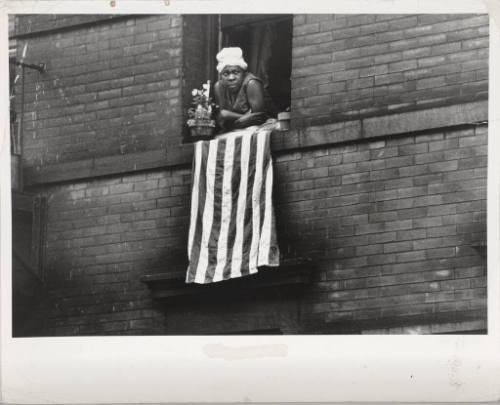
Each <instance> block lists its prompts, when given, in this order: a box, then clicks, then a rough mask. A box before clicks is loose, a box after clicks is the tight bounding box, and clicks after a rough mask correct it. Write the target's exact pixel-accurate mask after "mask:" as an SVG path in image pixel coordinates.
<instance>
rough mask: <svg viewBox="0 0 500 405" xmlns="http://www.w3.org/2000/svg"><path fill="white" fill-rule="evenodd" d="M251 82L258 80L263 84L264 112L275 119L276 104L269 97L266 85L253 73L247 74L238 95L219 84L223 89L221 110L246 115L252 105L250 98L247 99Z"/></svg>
mask: <svg viewBox="0 0 500 405" xmlns="http://www.w3.org/2000/svg"><path fill="white" fill-rule="evenodd" d="M251 80H257V81H259V82H260V83H261V84H262V88H263V89H264V111H263V112H265V113H266V115H267V117H268V118H269V117H274V116H275V115H276V109H275V107H274V104H273V102H272V100H271V97H270V96H269V93H268V92H267V90H266V89H265V88H264V84H263V82H262V80H261V79H259V78H258V77H257V76H255V75H254V74H252V73H246V75H245V77H244V78H243V82H242V84H241V87H240V89H239V91H238V93H236V94H232V93H231V92H230V91H229V89H228V88H227V87H226V86H224V84H222V82H219V84H220V88H221V94H220V97H221V100H219V108H220V109H221V110H229V111H233V112H235V113H238V114H245V113H247V112H248V111H249V110H250V105H249V104H248V97H247V87H248V83H249V82H250V81H251Z"/></svg>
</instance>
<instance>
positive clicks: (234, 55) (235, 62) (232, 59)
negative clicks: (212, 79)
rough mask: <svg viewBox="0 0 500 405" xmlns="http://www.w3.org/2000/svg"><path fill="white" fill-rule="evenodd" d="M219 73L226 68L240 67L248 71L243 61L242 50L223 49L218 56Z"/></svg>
mask: <svg viewBox="0 0 500 405" xmlns="http://www.w3.org/2000/svg"><path fill="white" fill-rule="evenodd" d="M217 62H219V63H218V64H217V71H218V72H219V73H220V72H222V70H223V69H224V68H225V67H226V66H239V67H240V68H242V69H243V70H247V67H248V65H247V63H246V62H245V60H244V59H243V51H242V50H241V48H222V49H221V51H220V52H219V53H218V54H217Z"/></svg>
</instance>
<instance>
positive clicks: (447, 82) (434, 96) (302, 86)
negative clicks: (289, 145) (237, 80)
mask: <svg viewBox="0 0 500 405" xmlns="http://www.w3.org/2000/svg"><path fill="white" fill-rule="evenodd" d="M323 18H324V19H325V20H324V21H322V22H318V21H316V20H315V19H316V16H312V15H307V16H302V15H301V16H295V19H294V42H293V59H292V63H293V70H292V114H293V122H294V124H295V125H297V126H307V125H309V124H317V123H322V122H326V121H328V120H330V121H331V120H334V121H344V120H348V119H353V118H358V117H360V116H365V115H379V114H383V113H387V112H388V111H401V110H407V109H411V108H421V106H432V105H443V104H447V103H456V102H461V101H466V100H473V99H477V98H487V87H488V86H487V77H486V73H485V72H487V69H488V16H487V15H441V16H436V17H435V18H429V17H428V16H427V15H419V16H400V17H398V16H393V17H390V18H391V19H388V20H386V19H385V18H384V16H375V15H371V16H370V15H368V16H359V18H358V17H354V16H348V15H335V16H324V17H323ZM363 88H365V89H366V91H362V90H361V89H363ZM318 105H319V106H322V108H321V109H318V108H317V107H316V106H318Z"/></svg>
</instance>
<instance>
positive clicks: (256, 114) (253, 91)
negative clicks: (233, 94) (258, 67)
mask: <svg viewBox="0 0 500 405" xmlns="http://www.w3.org/2000/svg"><path fill="white" fill-rule="evenodd" d="M246 96H247V101H248V105H249V106H250V110H249V111H248V112H247V113H246V114H243V115H242V116H241V117H239V118H238V119H237V120H236V121H234V127H235V128H245V127H249V126H251V125H260V124H263V123H264V122H265V121H266V118H267V116H266V112H265V97H264V87H263V86H262V83H261V82H260V81H259V80H250V81H249V82H248V84H247V93H246Z"/></svg>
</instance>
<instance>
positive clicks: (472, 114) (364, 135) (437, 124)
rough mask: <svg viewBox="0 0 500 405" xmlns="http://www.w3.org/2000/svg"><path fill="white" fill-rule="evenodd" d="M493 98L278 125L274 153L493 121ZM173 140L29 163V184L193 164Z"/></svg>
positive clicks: (187, 148) (188, 148) (187, 147)
mask: <svg viewBox="0 0 500 405" xmlns="http://www.w3.org/2000/svg"><path fill="white" fill-rule="evenodd" d="M487 120H488V101H487V100H485V101H474V102H469V103H462V104H453V105H449V106H443V107H434V108H430V109H422V110H416V111H407V112H400V113H394V114H388V115H382V116H377V117H364V118H360V119H357V120H351V121H343V122H334V123H330V124H324V125H315V126H309V127H305V128H298V129H291V130H289V131H274V132H273V134H272V138H271V149H272V151H273V153H286V152H288V151H293V150H300V149H304V148H315V147H323V146H328V145H334V144H338V143H345V142H355V141H363V140H365V139H377V138H385V137H391V136H399V135H404V134H412V133H413V134H415V133H425V131H436V130H441V129H450V128H455V127H463V126H476V125H478V124H480V125H487ZM178 139H179V144H178V145H169V146H168V147H167V149H166V150H152V151H145V152H137V153H130V154H124V155H115V156H102V157H94V158H89V159H84V160H78V161H72V162H62V163H57V164H51V165H46V166H42V165H35V166H26V167H24V168H23V176H24V177H23V178H24V184H25V185H26V186H30V185H36V184H47V183H59V182H64V181H71V180H72V181H75V180H83V179H88V178H96V177H102V176H109V175H117V174H125V173H132V172H137V171H144V170H155V169H160V168H163V169H165V168H175V167H189V166H190V165H191V162H192V158H193V145H192V144H191V143H181V142H182V136H181V134H180V133H179V135H178Z"/></svg>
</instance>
